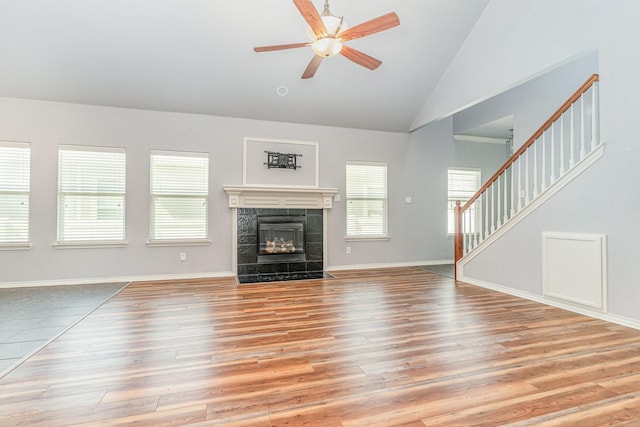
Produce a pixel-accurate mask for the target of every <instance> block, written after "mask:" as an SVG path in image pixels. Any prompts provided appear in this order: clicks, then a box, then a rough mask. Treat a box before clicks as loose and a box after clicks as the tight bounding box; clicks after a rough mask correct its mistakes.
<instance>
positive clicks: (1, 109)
mask: <svg viewBox="0 0 640 427" xmlns="http://www.w3.org/2000/svg"><path fill="white" fill-rule="evenodd" d="M245 136H253V137H264V138H274V139H288V140H299V141H316V142H318V144H319V152H320V159H319V162H320V186H321V187H336V188H338V189H339V194H341V196H342V201H340V202H335V203H334V208H333V209H332V210H330V211H329V214H328V248H327V260H328V266H329V267H330V268H340V267H344V266H363V265H372V264H421V263H425V262H440V261H442V260H450V259H452V245H451V239H450V238H449V237H448V236H447V234H446V185H447V184H446V169H447V167H448V166H474V167H482V168H483V169H484V170H483V175H485V176H488V175H489V174H490V173H492V171H493V170H495V168H496V167H497V166H498V165H499V164H501V163H502V162H503V161H504V155H503V153H504V151H503V149H502V148H501V146H493V145H491V144H471V143H460V142H458V143H453V141H452V138H451V119H446V120H443V121H441V122H438V123H435V124H433V125H432V126H429V127H426V128H425V129H423V130H421V131H420V132H419V133H417V134H414V135H410V134H405V133H388V132H378V131H367V130H357V129H345V128H334V127H324V126H305V125H296V124H287V123H275V122H264V121H255V120H246V119H233V118H222V117H211V116H203V115H191V114H175V113H163V112H152V111H140V110H130V109H118V108H107V107H96V106H86V105H74V104H64V103H54V102H45V101H33V100H23V99H11V98H1V99H0V140H9V141H26V142H30V143H31V148H32V178H31V220H30V226H31V243H32V245H33V247H32V248H31V249H30V250H19V251H0V265H1V266H2V268H1V269H0V284H2V283H4V284H5V285H6V284H10V283H16V282H35V281H65V280H67V281H69V280H72V281H82V280H94V281H95V280H101V279H110V278H135V277H165V275H170V276H178V277H179V276H185V277H186V276H199V275H218V274H229V273H230V272H231V270H232V265H231V263H232V257H231V247H232V245H231V236H232V231H231V229H232V216H231V210H230V209H229V208H228V207H227V196H226V194H225V193H224V191H223V189H222V187H223V186H224V185H238V184H241V183H242V144H243V138H244V137H245ZM59 144H80V145H96V146H117V147H124V148H126V150H127V210H126V235H127V240H128V246H127V247H126V248H108V249H105V248H95V249H56V248H54V247H53V244H54V243H55V240H56V206H57V205H56V203H57V202H56V197H57V149H58V145H59ZM151 149H161V150H162V149H164V150H187V151H203V152H208V153H209V154H210V164H211V174H210V180H211V182H210V192H211V201H210V206H211V208H210V218H209V221H210V236H211V240H212V244H211V245H210V246H172V247H151V248H150V247H147V246H146V242H147V238H148V216H149V209H148V203H149V196H148V194H149V164H148V163H149V160H148V156H149V150H151ZM348 160H363V161H377V162H387V163H388V165H389V170H388V185H389V234H390V237H391V238H390V239H389V240H387V241H345V239H344V236H345V216H346V212H345V204H344V188H345V176H344V175H345V163H346V161H348ZM406 196H411V197H412V198H413V203H411V204H407V203H405V197H406ZM347 246H350V247H351V254H350V255H347V254H346V247H347ZM180 252H186V253H187V261H186V262H181V261H179V253H180Z"/></svg>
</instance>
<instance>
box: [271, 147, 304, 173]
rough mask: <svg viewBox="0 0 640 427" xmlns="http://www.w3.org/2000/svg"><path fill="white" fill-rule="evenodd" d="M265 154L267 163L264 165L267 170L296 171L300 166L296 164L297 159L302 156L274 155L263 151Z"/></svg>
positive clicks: (289, 154) (272, 152) (274, 153)
mask: <svg viewBox="0 0 640 427" xmlns="http://www.w3.org/2000/svg"><path fill="white" fill-rule="evenodd" d="M265 153H267V161H266V162H265V163H264V164H265V165H267V168H268V169H271V168H279V169H298V168H301V167H302V166H299V165H298V164H297V158H298V157H302V154H291V153H276V152H274V151H265Z"/></svg>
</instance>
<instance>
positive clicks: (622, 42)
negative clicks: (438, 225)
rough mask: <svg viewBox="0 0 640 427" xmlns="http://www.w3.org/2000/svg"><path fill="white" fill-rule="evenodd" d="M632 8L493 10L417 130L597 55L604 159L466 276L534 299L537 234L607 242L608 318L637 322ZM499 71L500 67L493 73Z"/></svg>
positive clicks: (637, 105) (637, 155)
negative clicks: (590, 236)
mask: <svg viewBox="0 0 640 427" xmlns="http://www.w3.org/2000/svg"><path fill="white" fill-rule="evenodd" d="M638 16H640V2H636V1H633V0H626V1H625V0H615V1H607V2H604V1H597V0H564V1H560V2H559V1H556V0H539V1H536V2H530V1H527V0H492V1H491V2H490V3H489V6H488V7H487V9H486V10H485V12H484V14H483V15H482V17H481V18H480V21H479V22H478V24H477V25H476V27H475V29H474V30H473V31H472V33H471V35H470V37H469V39H468V40H467V43H466V44H465V46H464V47H463V49H462V50H461V51H460V52H459V53H458V56H457V57H456V59H455V60H454V62H453V64H452V66H451V67H450V69H449V72H448V73H447V75H446V76H445V77H444V78H443V79H442V81H441V82H440V84H439V86H438V90H437V93H436V94H435V95H434V97H433V98H432V99H430V100H429V102H428V103H427V104H425V108H424V109H423V114H422V115H421V117H420V118H419V119H418V120H417V123H420V122H422V123H424V122H427V121H429V119H430V118H433V117H438V116H440V115H442V114H446V112H447V111H453V110H456V109H457V108H459V107H463V106H465V105H468V104H469V103H472V102H474V101H477V100H481V99H484V98H487V97H490V96H492V95H494V94H496V93H499V92H501V91H503V90H504V89H506V88H509V87H513V86H514V85H516V84H517V83H519V82H521V81H523V80H525V79H527V78H530V77H532V76H535V75H538V74H539V73H541V72H543V71H545V70H547V69H549V68H550V67H553V66H556V65H557V64H560V63H563V62H566V61H567V60H568V59H570V58H574V57H575V55H577V54H580V53H584V52H588V51H593V50H596V51H597V54H598V62H599V73H600V80H601V83H600V107H601V113H600V117H601V137H602V140H603V141H604V142H605V144H606V149H605V155H604V157H603V158H602V159H600V160H599V161H598V162H597V163H596V164H595V165H594V166H593V167H592V168H590V169H589V170H588V171H587V172H585V173H584V174H583V175H581V176H580V177H578V178H577V179H576V180H575V181H573V182H572V183H571V184H570V185H569V186H567V187H565V188H564V189H563V190H561V191H560V192H559V193H558V194H556V195H555V196H554V197H553V198H552V200H551V201H550V202H548V204H546V205H545V206H544V207H542V208H541V209H539V210H538V211H536V212H535V213H534V214H533V215H531V216H530V217H529V218H527V220H526V221H524V222H523V223H521V224H520V225H519V227H518V228H517V230H515V231H513V232H512V233H510V234H509V235H508V236H504V237H503V238H501V239H500V241H499V242H498V243H497V244H496V245H494V246H493V247H492V248H491V249H490V250H486V251H484V252H483V253H481V254H480V255H479V256H477V257H476V258H474V260H473V262H472V263H470V264H467V265H466V266H465V275H466V276H469V277H470V278H473V279H477V280H479V281H485V282H488V283H493V284H498V285H503V286H506V287H510V288H512V289H513V290H514V291H523V292H529V293H532V294H535V295H540V294H541V286H542V285H541V268H542V266H541V243H540V242H541V233H542V231H558V232H564V231H569V232H580V233H604V234H606V235H607V237H608V301H609V314H611V315H613V316H619V317H621V318H627V319H635V320H636V321H638V320H640V310H638V305H637V301H639V300H640V287H638V286H637V285H636V283H637V274H638V273H637V268H636V266H635V265H634V264H635V255H636V254H637V253H638V249H637V248H638V246H637V245H638V243H637V242H638V237H639V236H640V234H639V233H638V230H639V229H640V216H639V215H638V214H637V212H638V210H639V209H640V196H639V195H638V194H639V193H638V189H637V183H638V178H637V165H638V162H639V161H640V152H639V150H638V148H639V147H638V142H637V139H638V136H637V134H638V131H637V121H638V120H637V112H638V111H640V83H639V82H638V76H637V70H638V69H640V57H639V56H638V55H637V49H638V48H637V43H638V40H640V27H638V25H637V17H638ZM497 64H499V66H498V65H497Z"/></svg>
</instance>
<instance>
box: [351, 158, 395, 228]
mask: <svg viewBox="0 0 640 427" xmlns="http://www.w3.org/2000/svg"><path fill="white" fill-rule="evenodd" d="M386 236H387V165H386V163H362V162H347V237H386Z"/></svg>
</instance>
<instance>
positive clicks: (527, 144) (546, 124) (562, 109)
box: [460, 74, 600, 215]
mask: <svg viewBox="0 0 640 427" xmlns="http://www.w3.org/2000/svg"><path fill="white" fill-rule="evenodd" d="M599 79H600V76H599V75H598V74H594V75H592V76H591V77H590V78H589V79H588V80H587V81H586V82H584V84H583V85H582V86H580V88H579V89H578V90H577V91H576V92H575V93H574V94H573V95H571V97H570V98H569V99H567V101H566V102H565V103H564V104H562V106H561V107H560V108H558V110H557V111H556V112H555V113H553V115H552V116H551V117H549V120H547V121H546V122H544V124H543V125H542V126H540V128H539V129H538V130H537V131H536V132H535V133H534V134H533V135H532V136H531V138H529V139H528V140H527V142H525V143H524V144H523V145H522V147H520V148H519V149H518V151H516V152H515V153H513V155H512V156H511V157H509V159H507V161H506V162H505V163H504V164H503V165H502V166H501V167H500V169H498V170H497V171H496V173H494V174H493V175H492V176H491V178H489V180H488V181H487V182H485V184H484V185H483V186H482V187H480V189H479V190H478V191H477V192H476V194H474V195H473V196H472V197H471V198H470V199H469V201H468V202H467V203H465V205H464V206H462V208H461V209H460V214H461V215H462V213H463V212H464V211H465V210H467V209H468V208H469V207H470V206H471V205H472V204H473V202H475V201H476V200H477V199H478V198H479V197H480V196H481V195H482V193H484V192H485V190H486V189H487V188H489V187H491V184H493V183H494V182H495V181H496V180H497V179H498V177H500V175H502V174H503V173H504V171H506V170H507V169H509V167H510V166H511V165H512V164H513V163H515V161H516V160H517V159H518V157H520V156H521V155H522V153H524V152H525V151H527V148H529V147H530V146H532V145H533V143H534V142H535V141H536V140H537V139H538V138H540V137H541V136H542V134H543V133H544V132H545V131H546V130H547V129H549V128H550V127H551V125H552V124H553V123H554V122H555V121H556V120H558V119H559V118H560V116H562V114H563V113H564V112H565V111H567V110H568V109H569V108H571V105H572V104H573V103H574V102H576V101H577V100H578V99H580V97H581V96H582V95H583V94H584V93H585V92H586V91H587V90H589V88H590V87H591V86H593V84H594V83H595V82H597V81H599Z"/></svg>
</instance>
